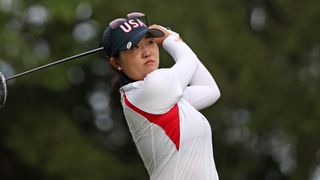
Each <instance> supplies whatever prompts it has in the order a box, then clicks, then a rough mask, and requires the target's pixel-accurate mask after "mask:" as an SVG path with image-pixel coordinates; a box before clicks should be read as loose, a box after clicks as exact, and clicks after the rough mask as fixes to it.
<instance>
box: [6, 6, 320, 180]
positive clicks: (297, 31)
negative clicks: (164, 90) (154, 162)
mask: <svg viewBox="0 0 320 180" xmlns="http://www.w3.org/2000/svg"><path fill="white" fill-rule="evenodd" d="M319 8H320V1H319V0H306V1H289V0H282V1H276V0H233V1H225V0H198V1H191V0H187V1H169V0H162V1H150V0H140V1H131V0H118V1H105V0H104V1H102V0H90V1H89V0H68V1H57V0H46V1H39V0H28V1H23V0H0V25H1V26H0V71H1V72H3V73H4V74H5V76H6V77H9V76H11V75H13V74H16V73H19V72H22V71H25V70H28V69H31V68H34V67H36V66H40V65H43V64H46V63H49V62H52V61H55V60H58V59H61V58H64V57H68V56H71V55H74V54H78V53H80V52H84V51H87V50H90V49H94V48H97V47H100V46H101V42H100V39H101V34H102V32H103V30H104V28H105V27H106V26H107V24H108V22H109V21H111V20H112V19H115V18H117V17H121V16H123V15H125V14H127V13H130V12H133V11H140V12H144V13H146V14H147V17H148V21H149V23H150V24H152V23H157V24H161V25H164V26H170V27H171V28H172V29H173V30H175V31H177V32H178V33H180V35H181V37H182V38H183V39H184V41H185V42H186V43H187V44H188V45H189V46H190V47H191V48H192V49H193V50H194V51H195V52H196V54H197V55H198V57H199V58H200V59H201V60H202V62H203V63H204V64H205V65H206V66H207V67H208V69H209V71H210V72H211V73H212V74H213V76H214V78H215V80H216V81H217V84H218V85H219V87H220V90H221V94H222V96H221V98H220V100H219V101H218V102H217V103H216V104H214V105H213V106H211V107H209V108H207V109H206V110H204V111H202V112H203V114H204V115H205V116H206V117H207V119H208V120H209V121H210V124H211V126H212V129H213V140H214V156H215V161H216V166H217V169H218V172H219V176H220V179H222V180H261V179H263V180H287V179H292V180H319V179H320V140H319V139H320V130H319V129H320V123H319V120H320V92H319V91H320V83H319V82H320V36H319V32H320V9H319ZM171 63H172V60H171V59H170V58H169V56H168V55H167V54H165V52H164V51H162V62H161V64H162V66H164V67H166V66H169V65H170V64H171ZM186 71H187V69H186ZM111 75H112V74H111V73H110V69H109V66H108V64H107V63H106V61H105V60H104V57H103V54H102V53H98V54H95V55H90V56H87V57H84V58H81V59H78V60H74V61H72V62H68V63H64V64H61V65H58V66H55V67H53V68H50V69H47V70H44V71H41V72H37V73H34V74H32V75H29V76H26V77H23V78H19V79H17V80H15V81H10V82H9V83H8V90H9V96H8V101H7V105H6V107H5V108H2V109H0V179H1V180H15V179H24V180H28V179H32V180H35V179H39V180H40V179H45V180H47V179H48V180H51V179H52V180H100V179H101V180H102V179H104V180H106V179H107V180H109V179H110V180H113V179H115V180H117V179H119V180H140V179H148V176H147V172H146V170H145V169H144V166H143V163H142V160H141V159H140V157H139V155H138V153H137V151H136V149H135V146H134V144H133V142H132V140H131V136H130V134H129V132H128V128H127V125H126V122H125V120H124V118H123V116H122V114H121V110H122V109H121V106H120V104H119V102H118V101H119V95H118V90H117V89H112V87H111V85H110V77H111Z"/></svg>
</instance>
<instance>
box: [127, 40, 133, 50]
mask: <svg viewBox="0 0 320 180" xmlns="http://www.w3.org/2000/svg"><path fill="white" fill-rule="evenodd" d="M131 46H132V42H131V41H129V42H128V43H127V49H130V48H131Z"/></svg>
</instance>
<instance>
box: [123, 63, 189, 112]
mask: <svg viewBox="0 0 320 180" xmlns="http://www.w3.org/2000/svg"><path fill="white" fill-rule="evenodd" d="M123 90H124V91H125V92H124V93H126V97H127V98H128V100H129V101H130V102H131V103H132V104H134V105H135V106H137V107H138V108H139V109H141V110H144V111H146V112H150V113H156V114H158V113H163V112H165V111H167V110H168V109H169V108H171V107H172V106H173V105H174V104H175V103H177V102H178V101H179V99H180V98H181V97H182V95H183V91H182V89H181V86H180V84H179V80H178V77H177V75H176V73H175V72H174V71H173V70H171V69H158V70H155V71H153V72H151V73H150V74H148V75H147V76H146V77H145V78H144V80H143V81H140V82H139V83H136V84H133V85H132V87H131V88H130V90H129V89H128V88H127V87H125V88H123Z"/></svg>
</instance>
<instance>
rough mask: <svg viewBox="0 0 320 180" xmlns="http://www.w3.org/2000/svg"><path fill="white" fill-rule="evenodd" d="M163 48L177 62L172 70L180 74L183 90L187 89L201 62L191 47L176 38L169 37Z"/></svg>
mask: <svg viewBox="0 0 320 180" xmlns="http://www.w3.org/2000/svg"><path fill="white" fill-rule="evenodd" d="M163 48H164V49H165V50H166V51H167V52H168V53H169V54H170V55H171V56H172V58H173V59H174V61H175V62H176V63H175V65H174V66H173V67H172V69H173V70H174V71H175V72H176V73H177V74H178V77H179V80H180V84H181V87H182V89H184V88H186V87H187V86H188V85H189V84H190V82H191V80H192V78H193V76H194V74H195V73H196V71H197V69H198V66H199V62H200V61H199V60H198V58H197V56H196V55H195V54H194V52H193V51H192V50H191V49H190V47H189V46H188V45H187V44H185V43H184V42H183V41H182V40H181V39H179V38H178V37H176V36H173V35H171V36H169V37H167V38H166V39H165V41H164V42H163Z"/></svg>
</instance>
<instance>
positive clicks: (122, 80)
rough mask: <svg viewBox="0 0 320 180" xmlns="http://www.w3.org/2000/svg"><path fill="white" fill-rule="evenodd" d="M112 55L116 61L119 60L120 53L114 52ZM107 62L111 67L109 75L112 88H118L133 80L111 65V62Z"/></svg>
mask: <svg viewBox="0 0 320 180" xmlns="http://www.w3.org/2000/svg"><path fill="white" fill-rule="evenodd" d="M113 57H114V58H115V59H116V61H119V59H120V53H116V54H115V55H114V56H113ZM109 64H110V67H111V69H112V77H111V87H112V88H117V89H119V88H120V87H121V86H124V85H126V84H129V83H132V82H134V81H135V80H132V79H131V78H129V77H128V76H127V75H126V74H125V73H124V72H123V71H118V70H117V69H116V68H115V67H114V66H112V64H111V63H109Z"/></svg>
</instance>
